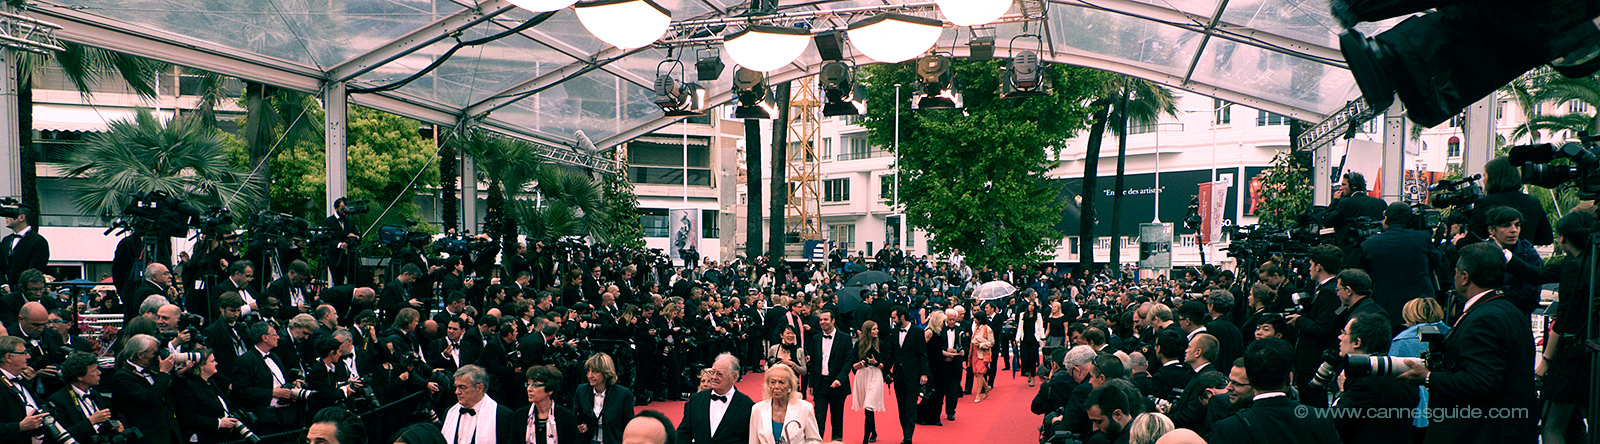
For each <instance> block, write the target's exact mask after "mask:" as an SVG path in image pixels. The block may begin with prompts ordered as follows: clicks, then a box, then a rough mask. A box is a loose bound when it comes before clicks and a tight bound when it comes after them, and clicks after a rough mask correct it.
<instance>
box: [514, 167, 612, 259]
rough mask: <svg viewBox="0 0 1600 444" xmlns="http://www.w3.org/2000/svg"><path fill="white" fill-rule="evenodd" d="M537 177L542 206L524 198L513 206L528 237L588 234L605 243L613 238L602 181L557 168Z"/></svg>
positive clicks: (546, 170)
mask: <svg viewBox="0 0 1600 444" xmlns="http://www.w3.org/2000/svg"><path fill="white" fill-rule="evenodd" d="M538 177H539V178H538V183H537V184H535V185H534V189H535V190H537V191H538V194H539V197H540V198H542V200H543V202H542V203H543V205H540V204H539V203H540V202H534V201H529V200H525V199H524V200H517V201H514V203H513V205H512V213H513V214H514V215H515V216H516V218H517V220H518V221H520V222H521V225H522V230H523V232H524V233H526V234H527V235H528V238H529V239H552V240H553V239H559V238H562V237H568V236H589V237H592V238H594V239H595V240H598V241H602V242H609V241H610V240H611V239H610V238H609V236H608V234H609V232H608V231H607V230H606V227H607V226H608V225H609V224H611V223H612V222H611V220H610V211H609V210H608V208H607V206H606V202H605V191H604V189H603V188H602V187H601V185H600V183H599V182H597V181H595V180H594V179H591V178H589V177H588V176H587V175H585V174H580V173H574V172H571V171H568V170H565V169H561V168H555V167H551V168H542V169H540V171H539V175H538Z"/></svg>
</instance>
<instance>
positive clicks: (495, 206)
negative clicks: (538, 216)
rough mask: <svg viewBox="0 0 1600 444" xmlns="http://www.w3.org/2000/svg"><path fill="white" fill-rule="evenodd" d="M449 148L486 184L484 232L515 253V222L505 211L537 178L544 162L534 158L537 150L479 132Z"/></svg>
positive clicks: (525, 144)
mask: <svg viewBox="0 0 1600 444" xmlns="http://www.w3.org/2000/svg"><path fill="white" fill-rule="evenodd" d="M451 145H454V146H459V147H460V149H461V152H462V153H463V154H466V155H468V156H471V157H472V159H473V161H474V164H475V165H477V168H476V169H477V178H476V179H477V180H478V181H480V182H488V183H489V198H488V201H487V202H485V203H486V204H487V206H488V208H487V209H486V211H485V213H484V214H485V215H484V221H483V231H484V232H485V233H487V234H489V236H490V237H492V238H494V239H495V241H496V242H499V243H500V244H501V248H502V251H509V252H515V251H517V250H516V245H515V243H516V240H517V231H518V230H517V227H518V225H517V219H516V217H515V215H513V214H511V213H510V212H509V211H508V210H509V208H508V205H509V203H510V202H512V201H515V200H516V199H517V198H518V197H520V196H522V195H523V194H524V192H523V190H524V189H525V188H526V187H527V186H528V185H529V184H530V183H531V182H533V180H534V179H535V178H537V177H538V174H539V169H540V167H541V166H543V162H542V161H541V159H540V157H539V156H538V154H536V150H537V148H535V147H534V146H533V144H531V143H529V142H527V141H525V140H521V139H513V138H509V137H503V136H498V135H494V134H491V133H489V132H487V131H482V130H473V131H470V132H468V133H467V134H466V135H465V136H463V137H462V138H461V139H459V140H457V141H456V142H455V143H452V144H451Z"/></svg>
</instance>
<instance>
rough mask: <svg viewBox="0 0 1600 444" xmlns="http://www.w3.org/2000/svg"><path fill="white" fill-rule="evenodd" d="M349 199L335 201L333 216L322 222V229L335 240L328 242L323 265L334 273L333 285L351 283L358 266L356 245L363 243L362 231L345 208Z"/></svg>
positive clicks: (324, 251) (323, 254) (343, 198)
mask: <svg viewBox="0 0 1600 444" xmlns="http://www.w3.org/2000/svg"><path fill="white" fill-rule="evenodd" d="M349 199H350V198H349V197H341V198H339V199H338V200H335V201H333V214H332V215H329V216H328V218H327V219H323V221H322V228H323V229H326V230H327V231H328V235H330V236H331V237H332V238H333V241H331V242H328V247H327V249H325V250H323V252H322V257H323V263H325V264H327V266H328V271H329V272H331V273H332V276H333V280H332V281H331V282H332V283H333V285H346V284H349V283H350V278H351V275H352V272H353V271H354V270H355V266H356V264H355V261H356V258H355V256H356V255H355V248H356V244H358V243H360V241H361V230H360V228H357V227H356V223H355V221H353V220H350V212H349V209H348V208H347V207H346V206H345V204H346V203H347V202H348V201H349Z"/></svg>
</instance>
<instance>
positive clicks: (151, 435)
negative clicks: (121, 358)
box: [111, 363, 179, 444]
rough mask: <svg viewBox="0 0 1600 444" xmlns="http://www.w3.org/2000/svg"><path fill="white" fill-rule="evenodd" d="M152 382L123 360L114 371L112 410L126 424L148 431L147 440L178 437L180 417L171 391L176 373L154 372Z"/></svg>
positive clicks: (165, 441)
mask: <svg viewBox="0 0 1600 444" xmlns="http://www.w3.org/2000/svg"><path fill="white" fill-rule="evenodd" d="M151 378H152V379H154V380H155V382H154V383H151V382H150V381H149V380H146V379H145V378H144V377H143V376H140V375H139V374H137V373H134V372H133V366H132V364H126V363H124V364H122V365H121V366H119V367H117V370H116V371H114V372H112V373H111V400H112V405H111V411H112V412H115V413H116V414H117V416H120V417H121V419H122V422H123V426H124V427H138V428H139V430H140V431H142V432H144V439H143V440H142V441H139V442H143V443H152V444H155V443H170V442H179V440H178V417H177V414H176V413H175V412H174V411H173V408H172V404H173V403H172V402H170V400H169V399H167V393H168V392H170V390H169V389H170V388H171V387H172V383H173V378H172V375H170V374H167V373H162V372H154V371H152V373H151Z"/></svg>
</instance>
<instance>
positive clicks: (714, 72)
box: [694, 47, 727, 82]
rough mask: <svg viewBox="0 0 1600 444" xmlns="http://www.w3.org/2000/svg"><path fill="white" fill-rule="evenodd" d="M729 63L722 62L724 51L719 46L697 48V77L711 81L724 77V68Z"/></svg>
mask: <svg viewBox="0 0 1600 444" xmlns="http://www.w3.org/2000/svg"><path fill="white" fill-rule="evenodd" d="M726 67H727V65H723V64H722V51H720V50H717V48H711V47H707V48H701V49H698V50H695V62H694V70H695V73H696V74H697V75H696V77H695V78H696V79H698V80H700V81H702V82H710V81H713V80H717V78H718V77H722V69H723V68H726Z"/></svg>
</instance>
